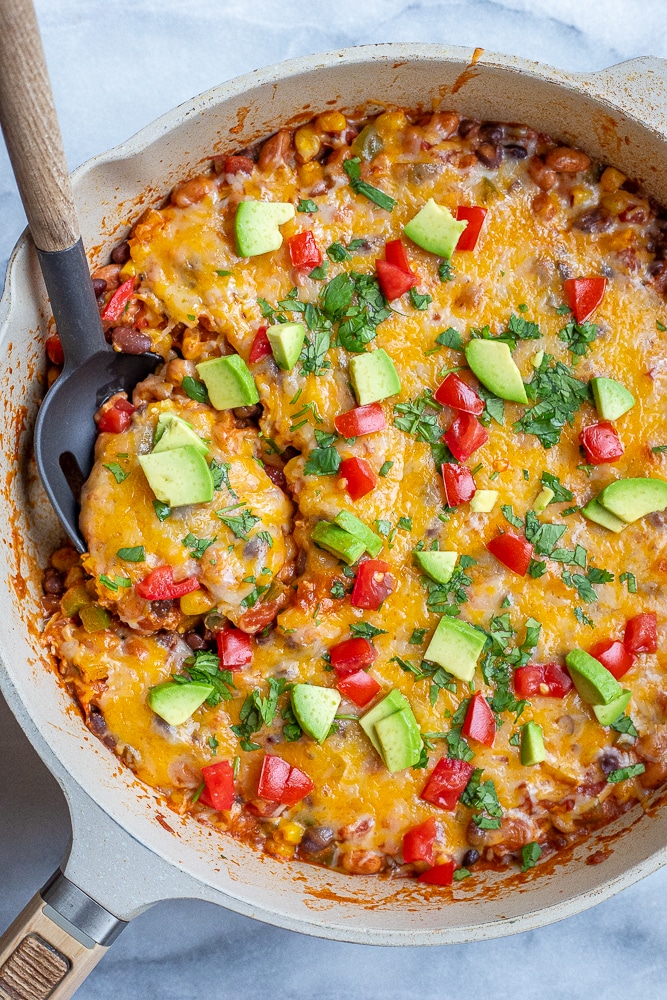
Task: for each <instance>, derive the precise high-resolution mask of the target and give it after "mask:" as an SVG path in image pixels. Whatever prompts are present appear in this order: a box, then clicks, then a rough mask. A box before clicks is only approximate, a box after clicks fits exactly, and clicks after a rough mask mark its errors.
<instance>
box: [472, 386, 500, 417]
mask: <svg viewBox="0 0 667 1000" xmlns="http://www.w3.org/2000/svg"><path fill="white" fill-rule="evenodd" d="M476 392H477V395H478V396H481V397H482V399H483V400H484V411H483V413H482V414H481V416H480V418H479V419H480V423H482V424H484V426H485V427H486V426H488V425H489V424H490V423H491V420H495V422H496V423H497V424H500V426H501V427H502V426H503V424H504V423H505V403H504V402H503V400H502V399H501V398H500V397H499V396H496V395H494V393H492V392H491V390H490V389H487V388H486V387H485V386H483V385H481V384H480V385H478V386H477V389H476Z"/></svg>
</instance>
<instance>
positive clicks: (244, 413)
mask: <svg viewBox="0 0 667 1000" xmlns="http://www.w3.org/2000/svg"><path fill="white" fill-rule="evenodd" d="M232 412H233V413H234V416H235V417H238V419H239V420H257V419H258V417H261V415H262V407H261V404H260V403H255V405H254V406H235V407H234V409H233V411H232Z"/></svg>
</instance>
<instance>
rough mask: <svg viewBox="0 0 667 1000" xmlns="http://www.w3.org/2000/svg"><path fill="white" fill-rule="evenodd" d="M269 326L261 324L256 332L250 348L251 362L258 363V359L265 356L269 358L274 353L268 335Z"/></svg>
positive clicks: (249, 358) (249, 359)
mask: <svg viewBox="0 0 667 1000" xmlns="http://www.w3.org/2000/svg"><path fill="white" fill-rule="evenodd" d="M267 330H268V326H260V328H259V330H258V331H257V333H256V334H255V339H254V340H253V342H252V347H251V348H250V355H249V357H248V361H249V362H250V364H251V365H252V364H256V362H257V361H261V360H262V359H263V358H267V357H268V356H269V355H270V354H272V353H273V352H272V350H271V344H270V343H269V338H268V337H267V335H266V331H267Z"/></svg>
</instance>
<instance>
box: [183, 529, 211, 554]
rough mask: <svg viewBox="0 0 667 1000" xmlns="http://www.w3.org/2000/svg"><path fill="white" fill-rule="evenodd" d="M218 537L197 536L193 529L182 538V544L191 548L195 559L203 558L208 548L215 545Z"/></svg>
mask: <svg viewBox="0 0 667 1000" xmlns="http://www.w3.org/2000/svg"><path fill="white" fill-rule="evenodd" d="M216 538H217V535H216ZM216 538H197V537H196V536H195V535H193V534H192V532H191V531H189V532H188V534H187V535H186V536H185V538H183V539H182V544H183V545H184V546H185V547H186V548H187V549H190V554H191V556H192V558H193V559H201V557H202V556H203V555H204V553H205V552H206V549H208V548H210V547H211V545H213V543H214V542H215V541H216Z"/></svg>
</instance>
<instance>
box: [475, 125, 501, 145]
mask: <svg viewBox="0 0 667 1000" xmlns="http://www.w3.org/2000/svg"><path fill="white" fill-rule="evenodd" d="M478 134H479V137H480V139H483V141H484V142H492V143H493V144H494V145H497V144H498V143H499V142H502V141H503V139H504V138H505V126H504V125H502V124H501V123H500V122H483V123H482V124H481V125H480V127H479V133H478Z"/></svg>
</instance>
